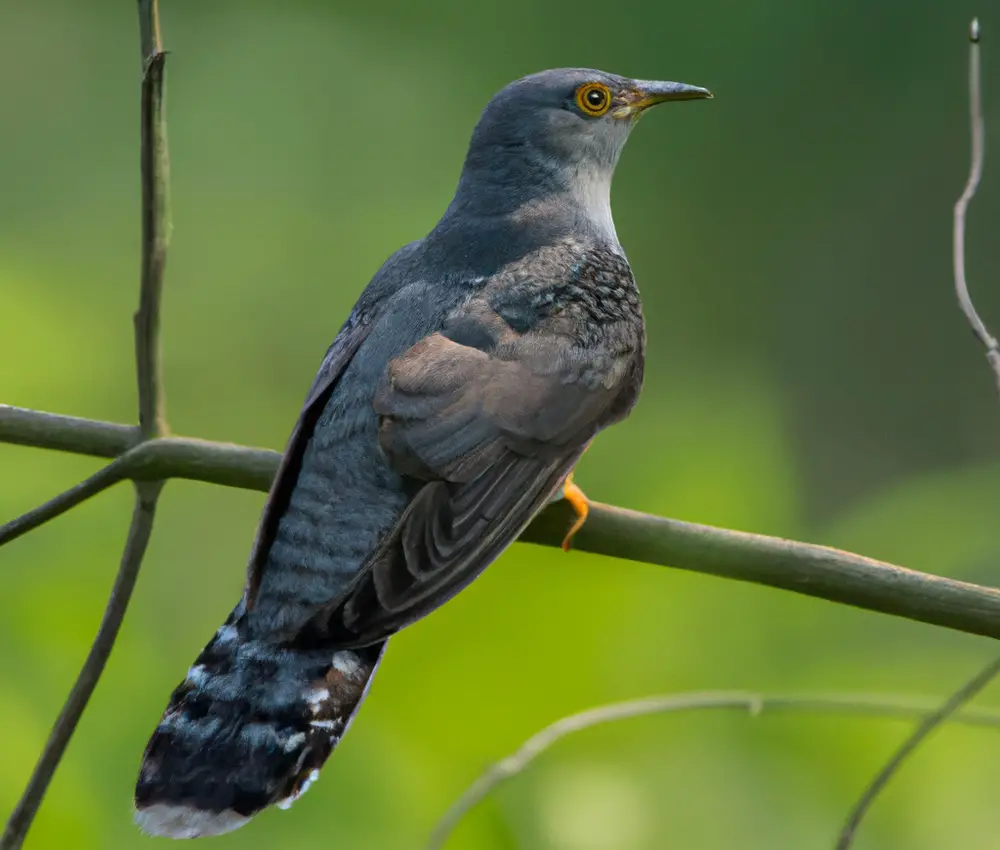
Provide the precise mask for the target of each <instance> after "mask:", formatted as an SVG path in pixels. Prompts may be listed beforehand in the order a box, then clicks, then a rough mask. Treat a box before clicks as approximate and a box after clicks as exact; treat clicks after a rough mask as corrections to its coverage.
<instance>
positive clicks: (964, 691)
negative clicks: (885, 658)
mask: <svg viewBox="0 0 1000 850" xmlns="http://www.w3.org/2000/svg"><path fill="white" fill-rule="evenodd" d="M981 90H982V85H981V77H980V71H979V20H978V19H976V18H973V19H972V25H971V26H970V28H969V123H970V128H971V131H972V157H971V162H970V164H969V177H968V179H967V180H966V181H965V187H964V188H963V189H962V194H961V195H959V198H958V200H957V201H956V202H955V223H954V230H953V232H952V239H953V244H952V256H953V269H954V275H955V293H956V294H957V295H958V305H959V307H961V308H962V312H963V313H964V314H965V318H966V319H967V320H968V322H969V326H970V327H971V328H972V332H973V334H975V336H976V338H977V339H978V340H979V341H980V342H981V343H982V344H983V347H984V348H985V349H986V359H987V360H988V361H989V363H990V366H991V368H992V369H993V374H994V377H995V379H996V383H997V390H998V391H1000V346H998V344H997V340H996V338H995V337H993V335H992V334H990V332H989V331H988V330H987V329H986V325H985V324H983V320H982V319H980V318H979V313H978V312H976V307H975V305H974V304H973V303H972V297H971V296H970V295H969V285H968V282H967V281H966V279H965V212H966V210H967V209H968V206H969V202H970V201H971V200H972V199H973V197H975V194H976V189H978V188H979V180H980V178H981V177H982V175H983V159H984V157H985V153H986V129H985V126H984V122H983V107H982V96H981ZM997 674H1000V658H997V659H995V660H993V661H991V662H990V663H989V664H988V665H987V666H986V667H984V668H983V669H982V670H980V671H979V672H978V673H977V674H976V675H975V676H973V677H972V678H971V679H970V680H969V681H967V682H966V683H965V684H964V685H962V687H960V688H959V689H958V690H957V691H955V693H954V694H952V695H951V697H949V698H948V701H947V702H945V703H944V704H943V705H942V706H940V707H939V708H938V710H937V711H935V712H933V713H932V714H929V715H927V717H925V718H924V719H923V721H921V723H920V724H919V725H918V726H917V728H916V729H914V730H913V732H912V733H911V735H910V737H909V738H907V739H906V740H905V741H904V742H903V744H902V746H901V747H900V748H899V749H898V750H896V752H895V754H894V755H893V756H892V758H891V759H889V761H888V762H887V763H886V765H885V766H884V767H883V768H882V770H880V771H879V772H878V775H877V776H876V777H875V779H874V780H872V782H871V784H870V785H869V786H868V787H867V788H866V789H865V791H864V793H863V794H862V795H861V797H860V798H859V799H858V801H857V802H856V803H855V804H854V806H853V808H852V809H851V812H850V814H849V815H848V817H847V821H846V822H845V823H844V826H843V827H842V828H841V831H840V836H839V838H838V839H837V845H836V850H849V848H850V846H851V844H852V843H853V841H854V834H855V833H856V832H857V829H858V827H859V826H860V825H861V821H862V819H863V818H864V816H865V815H866V814H867V812H868V810H869V809H870V808H871V806H872V803H874V802H875V798H876V797H877V796H878V795H879V793H880V792H881V791H882V789H883V788H885V786H886V785H888V784H889V781H890V780H891V779H892V777H893V776H894V775H895V774H896V772H897V771H898V770H899V768H900V767H901V766H902V764H903V762H905V761H906V759H907V758H908V757H909V756H910V754H911V753H913V751H914V750H916V749H917V747H919V746H920V745H921V744H922V743H923V742H924V741H925V740H926V739H927V737H928V736H929V735H930V734H931V733H932V732H934V730H935V729H937V728H938V727H939V726H940V725H941V724H942V723H944V722H945V721H946V720H947V719H948V718H949V717H951V715H952V714H954V713H955V712H956V711H958V710H959V709H960V708H961V707H962V706H963V705H965V703H966V702H968V701H969V700H971V699H972V698H973V697H975V696H976V694H978V693H979V692H980V691H981V690H982V689H983V688H985V687H986V685H987V684H989V682H990V681H991V680H992V679H993V678H994V677H995V676H996V675H997Z"/></svg>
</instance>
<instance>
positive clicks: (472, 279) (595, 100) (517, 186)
mask: <svg viewBox="0 0 1000 850" xmlns="http://www.w3.org/2000/svg"><path fill="white" fill-rule="evenodd" d="M707 96H710V95H709V94H708V92H706V91H705V90H704V89H697V88H695V87H692V86H684V85H681V84H677V83H652V82H647V81H636V80H630V79H626V78H623V77H618V76H615V75H612V74H606V73H603V72H601V71H594V70H587V69H563V70H556V71H546V72H543V73H540V74H535V75H533V76H530V77H526V78H524V79H522V80H519V81H517V82H515V83H512V84H511V85H509V86H507V87H506V88H505V89H503V90H502V91H501V92H500V93H499V94H498V95H496V97H494V98H493V100H492V101H490V103H489V105H488V106H487V107H486V110H485V111H484V113H483V115H482V117H481V119H480V121H479V123H478V125H477V127H476V129H475V131H474V132H473V135H472V140H471V142H470V146H469V152H468V155H467V157H466V161H465V165H464V168H463V170H462V175H461V178H460V181H459V185H458V189H457V191H456V193H455V197H454V199H453V200H452V202H451V204H450V206H449V207H448V209H447V210H446V212H445V214H444V215H443V217H442V218H441V220H440V221H439V222H438V224H437V225H436V226H435V228H434V229H433V230H432V231H431V232H430V233H429V234H428V235H427V236H426V237H425V238H424V239H422V240H419V241H417V242H413V243H411V244H409V245H407V246H406V247H404V248H402V249H401V250H399V251H398V252H396V253H395V254H394V255H393V256H392V257H390V258H389V259H388V260H387V261H386V263H385V264H384V265H383V266H382V268H381V269H379V271H378V272H377V273H376V274H375V276H374V278H373V279H372V281H371V283H369V285H368V287H367V288H366V289H365V291H364V292H363V294H362V295H361V297H360V299H359V300H358V303H357V304H356V306H355V307H354V310H353V311H352V312H351V315H350V316H349V317H348V319H347V321H346V322H345V323H344V325H343V327H342V328H341V330H340V333H339V334H338V336H337V338H336V339H335V340H334V342H333V344H332V345H331V346H330V349H329V350H328V351H327V354H326V357H325V359H324V361H323V364H322V366H321V367H320V370H319V374H318V375H317V377H316V379H315V381H314V383H313V386H312V388H311V390H310V392H309V395H308V397H307V400H306V404H305V407H304V408H303V411H302V414H301V416H300V418H299V421H298V423H297V424H296V427H295V430H294V431H293V433H292V436H291V438H290V440H289V443H288V446H287V448H286V450H285V454H284V456H283V459H282V463H281V466H280V469H279V472H278V475H277V477H276V479H275V482H274V485H273V486H272V489H271V492H270V495H269V497H268V500H267V503H266V504H265V507H264V511H263V515H262V517H261V521H260V525H259V528H258V531H257V538H256V540H255V543H254V547H253V551H252V553H251V557H250V564H249V568H248V573H247V582H246V589H245V592H244V596H243V599H242V600H241V601H240V603H239V605H237V607H236V608H235V609H234V611H233V613H232V614H231V615H230V617H229V619H228V620H227V622H226V624H225V625H224V626H223V627H222V628H221V629H220V630H219V632H218V633H217V634H216V637H215V638H214V639H213V640H212V641H211V642H210V643H209V645H208V646H207V647H206V648H205V650H204V651H203V652H202V654H201V656H200V657H199V658H198V660H197V661H196V662H195V665H194V666H193V667H192V668H191V670H190V671H189V673H188V676H187V678H186V679H185V681H184V682H183V683H182V684H181V685H180V686H179V687H178V688H177V689H176V690H175V691H174V694H173V696H172V698H171V701H170V704H169V706H168V708H167V710H166V713H165V714H164V717H163V719H162V721H161V722H160V725H159V727H158V728H157V730H156V732H155V733H154V735H153V737H152V739H151V740H150V743H149V745H148V747H147V750H146V755H145V758H144V761H143V765H142V768H141V771H140V777H139V782H138V785H137V788H136V807H137V810H138V812H137V821H138V823H139V824H140V826H141V827H142V828H143V829H144V830H146V831H147V832H150V833H153V834H160V835H169V836H173V837H195V836H199V835H211V834H217V833H220V832H225V831H228V830H230V829H233V828H235V827H237V826H240V825H241V824H242V823H244V822H246V820H247V819H248V818H249V817H251V816H253V815H254V814H256V813H257V812H258V811H260V810H261V809H263V808H265V807H266V806H268V805H270V804H272V803H277V804H279V805H287V804H289V803H290V802H291V801H292V800H294V799H295V798H296V797H297V796H298V795H299V794H301V793H302V791H304V790H305V787H306V786H307V785H308V784H309V783H310V782H311V781H312V780H313V779H315V778H316V776H317V775H318V774H317V772H318V770H319V768H320V767H321V766H322V764H323V762H324V761H325V760H326V758H327V756H328V755H329V753H330V752H331V750H332V749H333V747H334V746H335V745H336V743H337V742H338V741H339V739H340V737H341V736H342V735H343V733H344V731H345V730H346V727H347V725H348V723H349V722H350V720H351V718H352V717H353V715H354V713H355V712H356V710H357V708H358V706H359V705H360V703H361V701H362V699H363V698H364V695H365V693H366V691H367V688H368V685H369V683H370V681H371V679H372V676H373V675H374V672H375V669H376V667H377V665H378V663H379V660H380V658H381V655H382V652H383V648H384V645H385V641H386V640H387V639H388V638H389V637H390V636H391V635H392V634H394V633H395V632H396V631H398V630H399V629H402V628H404V627H405V626H407V625H409V624H410V623H412V622H414V621H415V620H417V619H419V618H420V617H423V616H425V615H426V614H428V613H429V612H431V611H432V610H434V609H435V608H436V607H438V606H439V605H441V604H442V603H443V602H445V601H446V600H448V599H449V598H451V597H452V596H453V595H454V594H455V593H457V592H458V591H459V590H461V589H462V588H463V587H465V586H466V585H467V584H468V583H469V582H471V581H472V580H473V579H475V577H476V576H477V575H479V574H480V573H481V572H482V570H483V569H485V567H486V566H487V565H488V564H489V563H490V562H491V561H492V560H494V559H495V558H496V557H497V556H498V555H499V554H500V552H502V551H503V549H504V548H505V547H506V546H508V545H509V544H510V543H511V542H512V541H513V540H514V539H516V537H517V535H518V534H519V533H520V532H521V531H522V530H523V528H524V527H525V526H526V525H527V524H528V522H530V520H531V518H532V517H533V516H534V515H535V514H536V513H537V512H538V511H539V510H540V509H541V508H542V507H543V506H544V505H545V504H546V502H547V501H549V500H550V499H551V498H552V497H553V496H554V495H555V494H556V493H557V492H558V490H559V488H560V486H561V485H562V483H563V481H564V480H565V478H566V476H567V475H568V474H569V473H570V472H571V471H572V468H573V466H574V464H575V463H576V462H577V460H578V459H579V458H580V456H581V454H582V453H583V452H584V450H585V449H586V447H587V445H588V444H589V442H590V441H591V440H592V439H593V437H594V436H595V434H597V432H598V431H600V430H601V429H602V428H604V427H607V426H608V425H610V424H612V423H614V422H617V421H619V420H621V419H622V418H624V417H625V416H626V415H627V414H628V412H629V411H630V410H631V408H632V406H633V405H634V403H635V401H636V398H637V397H638V393H639V388H640V386H641V382H642V373H643V350H644V342H645V336H644V329H643V321H642V311H641V306H640V301H639V294H638V291H637V289H636V286H635V282H634V280H633V277H632V273H631V270H630V268H629V265H628V262H627V260H626V258H625V254H624V251H623V250H622V248H621V246H620V244H619V242H618V237H617V234H616V233H615V227H614V222H613V220H612V217H611V206H610V191H611V178H612V174H613V172H614V168H615V164H616V163H617V161H618V157H619V154H620V153H621V150H622V147H623V146H624V144H625V140H626V138H627V136H628V133H629V130H630V129H631V127H632V126H633V124H634V123H635V121H636V120H637V118H638V116H639V115H640V114H641V113H642V111H643V110H644V109H645V108H646V107H648V106H650V105H652V104H653V103H658V102H661V101H663V100H675V99H688V98H693V97H707Z"/></svg>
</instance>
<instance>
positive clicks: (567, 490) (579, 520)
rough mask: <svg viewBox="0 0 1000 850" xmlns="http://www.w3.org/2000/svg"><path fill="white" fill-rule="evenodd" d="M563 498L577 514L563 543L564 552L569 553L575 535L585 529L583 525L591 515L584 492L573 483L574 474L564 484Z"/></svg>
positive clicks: (567, 477)
mask: <svg viewBox="0 0 1000 850" xmlns="http://www.w3.org/2000/svg"><path fill="white" fill-rule="evenodd" d="M563 498H564V499H565V500H566V501H567V502H569V504H570V506H571V507H572V508H573V512H574V513H575V514H576V519H575V520H574V521H573V524H572V525H571V526H570V529H569V531H567V532H566V536H565V537H564V538H563V542H562V550H563V552H568V551H569V547H570V541H572V539H573V535H575V534H576V533H577V532H578V531H579V530H580V529H581V528H583V524H584V523H585V522H586V521H587V515H588V514H589V513H590V502H589V501H588V499H587V496H586V494H585V493H584V492H583V490H581V489H580V488H579V487H577V486H576V484H574V483H573V473H572V472H571V473H570V474H569V475H568V476H566V483H565V484H563Z"/></svg>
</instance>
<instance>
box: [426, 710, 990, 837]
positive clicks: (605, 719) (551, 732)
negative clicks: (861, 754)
mask: <svg viewBox="0 0 1000 850" xmlns="http://www.w3.org/2000/svg"><path fill="white" fill-rule="evenodd" d="M935 704H936V700H933V699H932V698H928V697H924V698H911V699H905V698H900V697H892V696H881V695H877V694H859V695H851V694H844V695H836V694H835V695H830V696H822V695H820V696H808V695H807V696H794V695H792V696H785V695H765V694H754V693H746V692H742V691H718V692H694V693H686V694H670V695H667V696H656V697H647V698H645V699H638V700H629V701H628V702H620V703H612V704H610V705H603V706H599V707H597V708H591V709H588V710H587V711H581V712H580V713H579V714H571V715H569V716H568V717H563V718H561V719H559V720H557V721H556V722H555V723H553V724H551V725H549V726H546V727H545V728H544V729H542V730H541V731H540V732H537V733H536V734H534V735H532V736H531V738H529V739H528V740H527V741H525V742H524V743H523V744H522V745H521V746H520V747H519V748H518V750H517V751H516V752H514V753H512V754H511V755H509V756H507V757H506V758H504V759H503V760H502V761H500V762H497V763H496V764H495V765H493V766H492V767H491V768H489V770H487V771H486V772H484V773H483V774H481V775H480V776H479V777H478V778H477V779H476V780H475V781H474V782H473V783H472V785H470V786H469V787H468V788H467V789H466V790H465V791H464V792H463V794H462V795H461V796H460V797H459V798H458V799H457V800H456V801H455V802H454V803H453V804H452V805H451V806H450V807H449V809H448V811H447V812H445V814H444V815H443V816H442V817H441V819H440V820H439V821H438V822H437V824H436V825H435V827H434V830H433V832H432V833H431V835H430V838H429V839H428V841H427V845H426V848H427V850H438V848H441V847H443V846H444V845H445V842H446V841H447V840H448V838H449V836H450V835H451V833H452V832H453V831H454V829H455V827H456V826H457V825H458V823H459V822H460V821H461V820H462V818H463V817H465V815H466V814H468V812H469V811H470V810H471V809H473V808H474V807H475V806H476V805H478V804H479V803H480V802H482V800H483V799H485V798H486V797H487V796H488V795H489V794H490V793H491V792H492V791H493V790H494V789H496V787H497V786H498V785H500V784H502V783H503V782H505V781H506V780H508V779H510V778H511V777H513V776H516V775H517V774H519V773H522V772H523V771H524V770H525V769H526V768H527V767H528V766H529V765H530V764H531V763H532V762H533V761H534V760H535V759H537V758H538V757H539V756H540V755H541V754H542V753H543V752H545V751H546V750H547V749H549V747H551V746H552V745H553V744H555V743H556V742H557V741H560V740H562V739H563V738H565V737H567V736H568V735H572V734H575V733H577V732H581V731H583V730H585V729H590V728H592V727H594V726H600V725H602V724H605V723H613V722H615V721H619V720H627V719H630V718H633V717H642V716H644V715H648V714H671V713H677V712H681V711H697V710H702V709H739V710H743V711H748V712H749V713H750V715H751V716H752V717H757V716H759V715H760V714H761V713H762V712H764V711H767V712H773V711H805V712H816V713H819V714H831V713H839V714H856V715H866V716H878V717H893V718H901V717H913V716H914V715H922V714H925V713H926V712H928V711H930V710H932V708H933V707H934V705H935ZM951 719H952V721H953V722H955V723H963V724H966V725H975V726H992V727H998V726H1000V711H988V710H979V711H967V712H962V713H960V714H956V715H955V716H954V717H952V718H951Z"/></svg>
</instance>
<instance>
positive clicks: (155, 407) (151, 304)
mask: <svg viewBox="0 0 1000 850" xmlns="http://www.w3.org/2000/svg"><path fill="white" fill-rule="evenodd" d="M139 36H140V39H139V40H140V44H141V49H142V100H141V110H140V111H141V115H140V121H141V127H140V140H141V141H140V157H141V173H142V264H141V272H140V288H139V309H138V310H137V311H136V314H135V317H134V319H135V358H136V373H137V378H138V384H139V434H140V436H141V437H142V439H144V440H148V439H150V438H151V437H162V436H163V435H164V434H165V433H166V430H167V425H166V416H165V412H164V411H165V406H164V399H163V380H162V364H161V356H160V296H161V294H162V292H163V272H164V269H165V268H166V262H167V243H168V241H169V239H170V222H169V213H168V208H167V183H168V180H169V176H170V172H169V158H168V155H167V122H166V117H165V115H164V102H163V101H164V65H165V62H166V54H165V53H164V52H163V48H162V44H161V42H160V21H159V15H158V13H157V0H139Z"/></svg>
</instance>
